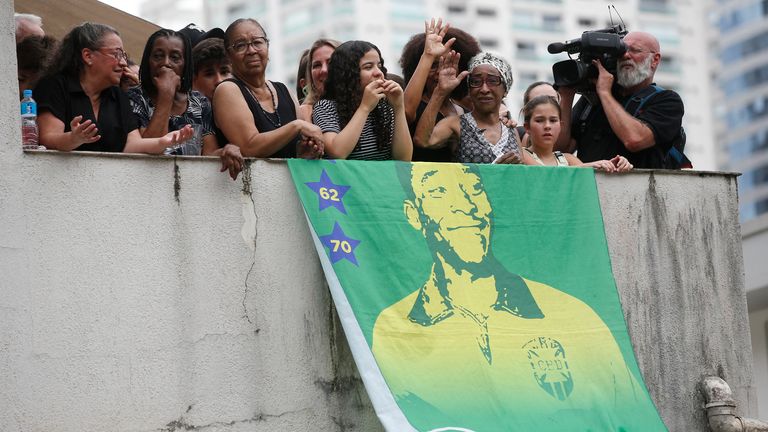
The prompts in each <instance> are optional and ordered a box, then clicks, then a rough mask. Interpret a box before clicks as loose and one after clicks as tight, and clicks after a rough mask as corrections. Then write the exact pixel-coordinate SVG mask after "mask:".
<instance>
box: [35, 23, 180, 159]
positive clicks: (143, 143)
mask: <svg viewBox="0 0 768 432" xmlns="http://www.w3.org/2000/svg"><path fill="white" fill-rule="evenodd" d="M126 60H127V58H126V55H125V51H124V50H123V42H122V40H121V39H120V34H119V33H118V32H117V30H115V29H114V28H112V27H110V26H107V25H104V24H94V23H83V24H81V25H79V26H77V27H75V28H73V29H72V30H71V31H70V32H69V33H68V34H67V35H66V36H65V37H64V39H63V40H62V42H61V45H60V47H59V49H58V51H57V53H56V55H55V57H54V60H53V61H52V62H51V68H50V70H48V71H47V73H46V77H45V78H43V79H42V80H41V81H40V82H39V83H38V86H37V88H36V90H35V97H36V98H37V101H38V112H39V113H40V115H39V118H38V123H39V127H40V144H42V145H44V146H46V147H48V148H49V149H55V150H63V151H69V150H89V151H105V152H132V153H154V154H158V153H161V152H162V151H163V149H165V148H166V147H168V146H171V145H173V144H175V143H176V142H179V141H183V140H185V139H187V138H189V137H190V136H191V135H192V129H191V128H185V129H182V130H180V131H176V132H171V133H168V134H165V135H163V136H160V137H157V138H153V139H143V138H142V137H141V134H140V133H139V130H138V127H137V124H136V119H135V118H134V116H133V114H132V113H131V109H130V103H129V102H128V98H127V97H126V95H125V94H124V93H123V92H122V91H120V88H119V87H118V86H119V85H120V78H121V77H122V76H123V73H124V72H125V70H126V68H127V67H128V63H127V62H126Z"/></svg>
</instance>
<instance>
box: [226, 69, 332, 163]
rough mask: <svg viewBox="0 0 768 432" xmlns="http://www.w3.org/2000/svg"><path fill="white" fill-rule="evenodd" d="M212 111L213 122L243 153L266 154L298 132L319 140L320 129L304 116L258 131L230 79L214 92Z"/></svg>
mask: <svg viewBox="0 0 768 432" xmlns="http://www.w3.org/2000/svg"><path fill="white" fill-rule="evenodd" d="M213 113H214V116H213V117H214V119H215V121H216V125H217V126H218V127H219V129H221V131H222V132H223V133H224V136H226V137H227V138H228V139H229V141H230V142H231V143H232V144H235V145H236V146H238V147H240V151H241V152H242V154H243V156H249V157H269V156H270V155H272V154H274V153H275V152H277V151H278V150H280V149H281V148H283V147H284V146H285V145H286V144H288V143H289V142H290V141H291V140H292V139H294V138H295V137H296V135H298V134H299V133H301V134H302V135H304V136H306V137H309V138H313V139H316V140H320V141H322V135H321V133H320V129H319V128H318V127H317V126H315V125H313V124H311V123H309V122H306V121H304V120H298V119H297V120H293V121H292V122H290V123H287V124H284V125H283V126H281V127H279V128H277V129H275V130H271V131H269V132H259V130H258V129H257V128H256V125H255V124H254V121H253V113H251V110H250V109H249V108H248V104H247V103H246V101H245V99H244V98H243V94H242V93H241V92H240V88H239V87H238V86H237V84H235V83H233V82H222V83H221V84H219V85H218V86H217V87H216V91H215V92H214V94H213Z"/></svg>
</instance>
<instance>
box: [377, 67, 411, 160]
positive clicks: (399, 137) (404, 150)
mask: <svg viewBox="0 0 768 432" xmlns="http://www.w3.org/2000/svg"><path fill="white" fill-rule="evenodd" d="M383 86H384V94H385V95H386V98H387V101H388V102H389V104H390V105H391V106H392V108H393V109H394V111H395V119H394V120H395V132H394V135H393V136H392V159H396V160H401V161H410V160H411V158H412V157H413V141H411V132H410V131H409V130H408V121H407V120H406V119H405V108H404V106H403V89H402V87H400V85H399V84H398V83H396V82H394V81H384V85H383Z"/></svg>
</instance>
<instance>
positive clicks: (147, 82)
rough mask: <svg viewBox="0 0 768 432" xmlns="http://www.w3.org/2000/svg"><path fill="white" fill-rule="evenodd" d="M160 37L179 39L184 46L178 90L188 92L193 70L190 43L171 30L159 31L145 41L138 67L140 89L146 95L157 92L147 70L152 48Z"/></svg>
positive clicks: (181, 34)
mask: <svg viewBox="0 0 768 432" xmlns="http://www.w3.org/2000/svg"><path fill="white" fill-rule="evenodd" d="M161 37H164V38H172V37H175V38H179V39H180V40H181V42H182V43H183V44H184V51H183V52H182V55H183V56H184V70H183V71H182V74H181V84H180V86H179V90H180V91H182V92H188V91H189V89H191V88H192V69H194V67H193V64H192V46H191V45H192V43H191V42H190V41H189V38H188V37H186V36H184V34H183V33H179V32H177V31H176V30H171V29H160V30H158V31H156V32H154V33H152V34H151V35H150V36H149V39H147V44H146V45H144V53H143V54H142V55H141V64H140V65H139V81H141V88H142V89H143V90H144V91H145V92H146V93H147V94H155V93H156V92H157V87H155V83H154V81H153V80H152V72H150V70H149V58H150V57H151V56H152V48H153V47H154V46H155V41H156V40H158V39H160V38H161Z"/></svg>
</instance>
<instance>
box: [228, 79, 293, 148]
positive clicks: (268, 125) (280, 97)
mask: <svg viewBox="0 0 768 432" xmlns="http://www.w3.org/2000/svg"><path fill="white" fill-rule="evenodd" d="M225 81H231V82H233V83H235V84H237V86H238V87H239V88H240V93H242V94H243V98H245V102H246V103H247V104H248V109H249V110H250V111H251V114H253V122H254V124H255V125H256V129H258V130H259V132H269V131H272V130H275V129H277V127H276V124H280V125H281V126H282V125H286V124H288V123H290V122H292V121H294V120H296V105H295V104H294V102H293V98H291V94H290V93H289V92H288V87H286V86H285V84H283V83H281V82H275V81H270V82H271V83H272V85H273V86H274V87H275V98H276V99H277V111H276V112H273V113H270V112H266V111H264V109H262V108H261V105H259V102H257V101H256V99H254V97H253V95H251V92H250V91H249V90H248V87H246V85H245V83H244V82H242V81H240V80H239V79H237V78H230V79H227V80H225ZM278 120H279V123H278ZM215 122H216V118H215V115H214V123H215ZM215 130H216V138H217V141H218V144H219V147H224V146H225V145H226V144H227V143H230V142H232V141H231V140H229V139H227V137H226V136H225V135H224V133H222V131H221V129H219V127H218V125H217V126H216V128H215ZM298 143H299V136H298V135H296V137H295V138H293V139H292V140H291V141H289V142H288V144H286V145H285V146H283V148H281V149H280V150H278V151H276V152H275V153H273V154H271V155H269V156H268V157H271V158H295V157H296V145H297V144H298Z"/></svg>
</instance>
